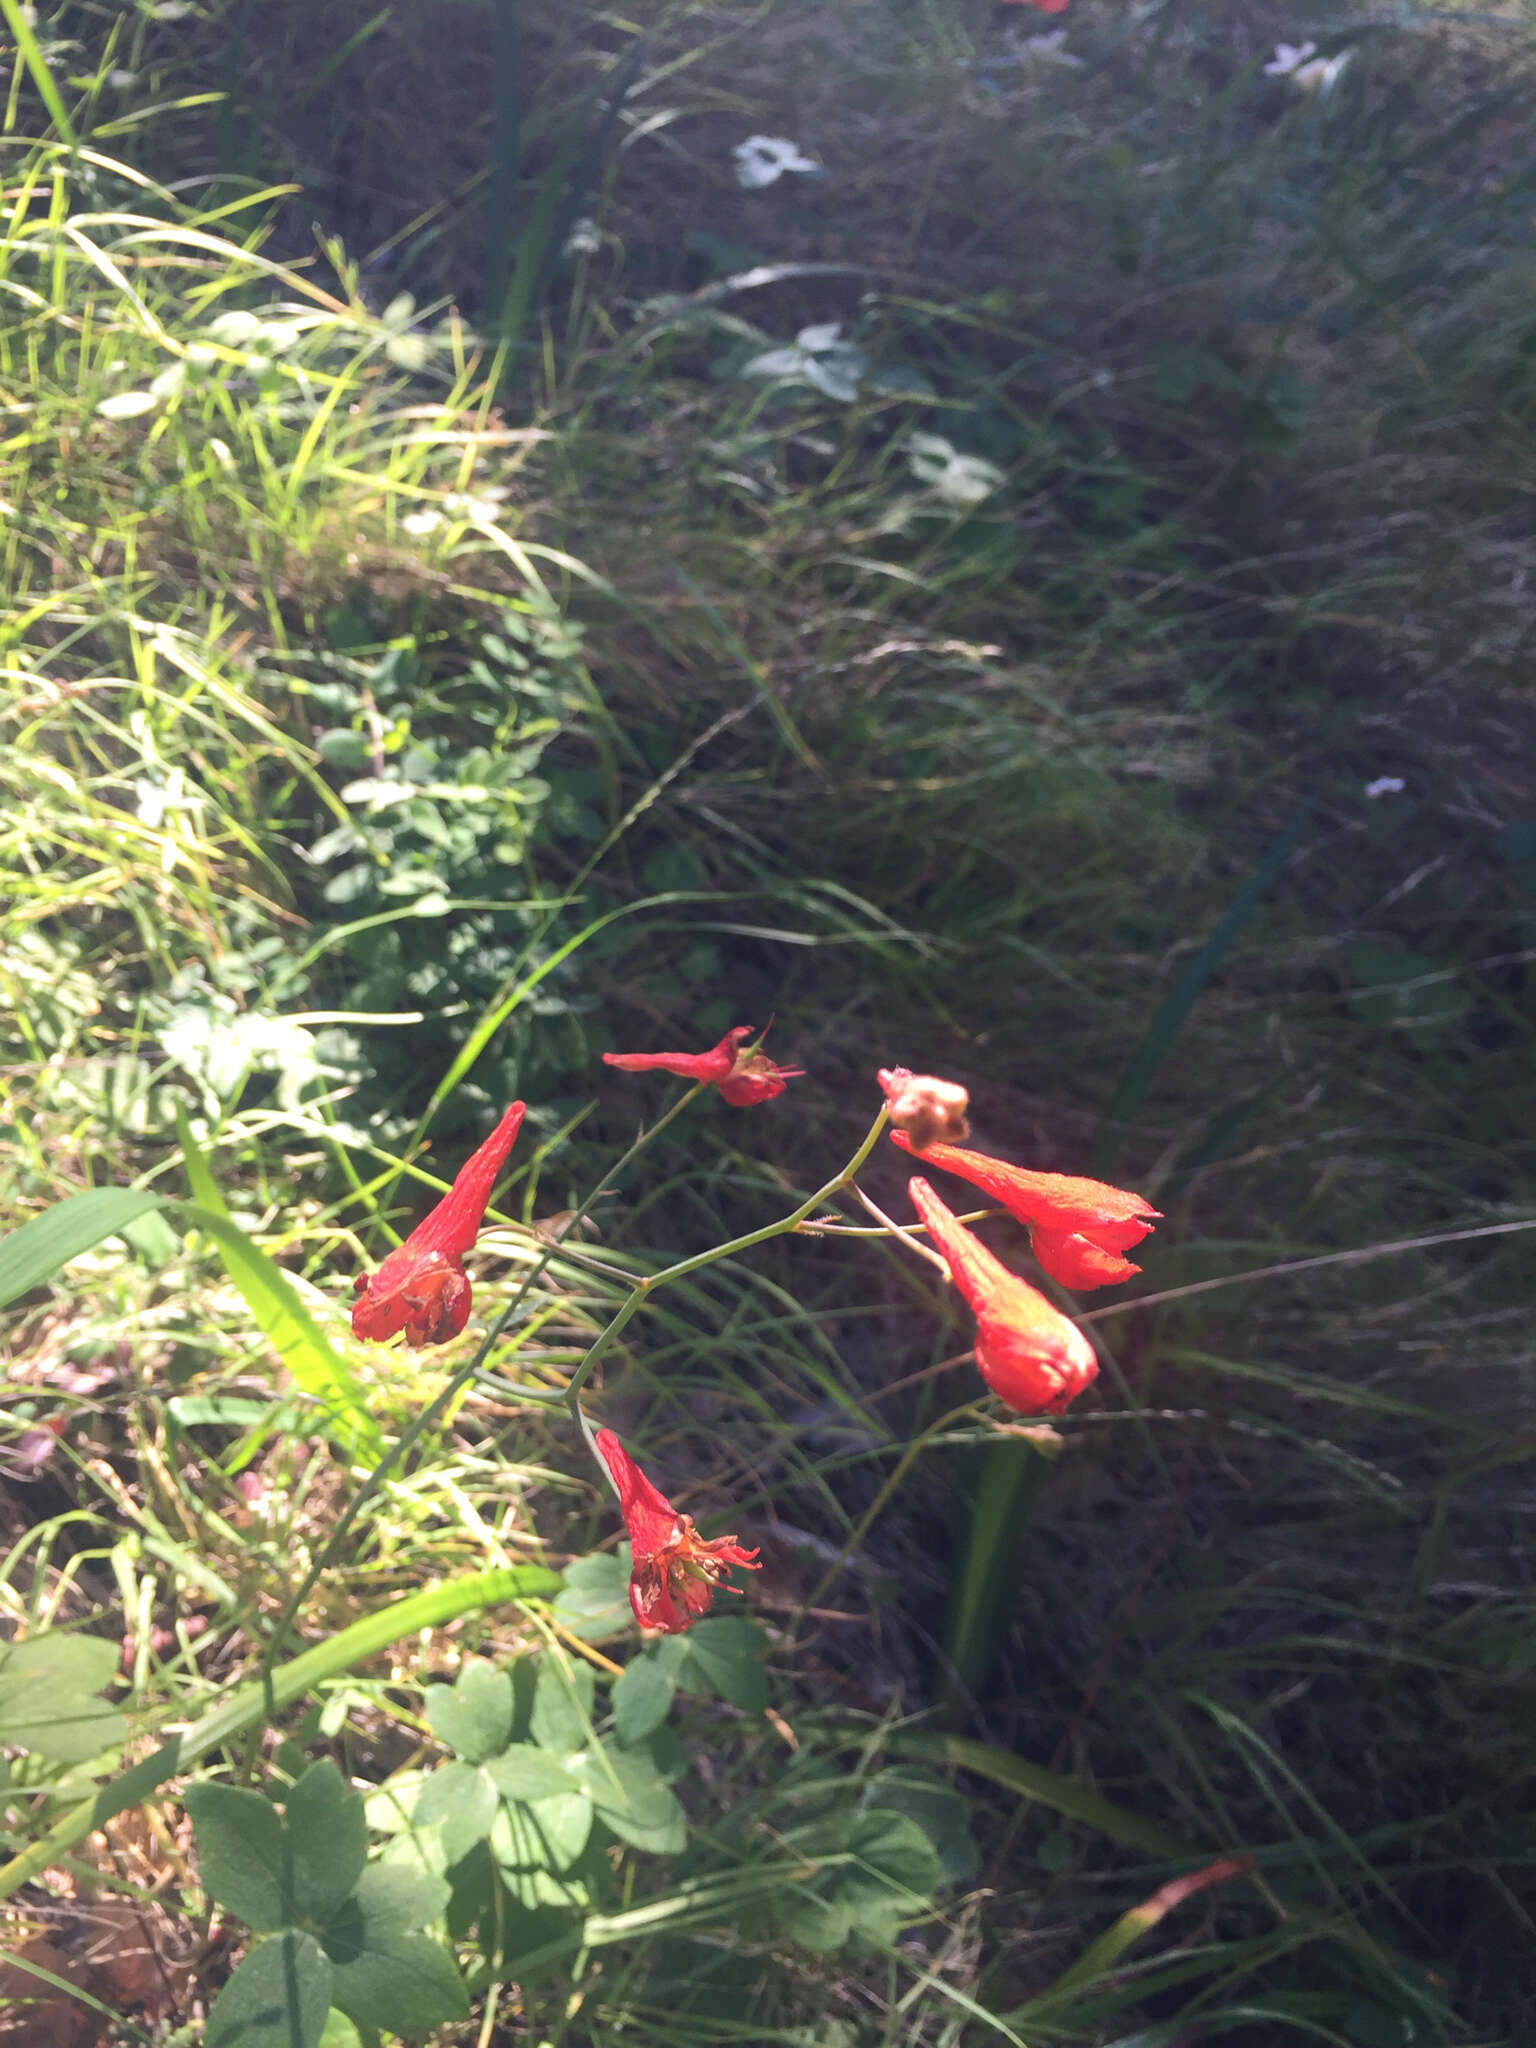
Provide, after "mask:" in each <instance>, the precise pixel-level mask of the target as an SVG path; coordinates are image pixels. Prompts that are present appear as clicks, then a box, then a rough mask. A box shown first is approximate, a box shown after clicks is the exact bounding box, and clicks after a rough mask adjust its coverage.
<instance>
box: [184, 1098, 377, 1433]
mask: <svg viewBox="0 0 1536 2048" xmlns="http://www.w3.org/2000/svg"><path fill="white" fill-rule="evenodd" d="M176 1122H177V1129H178V1132H179V1134H180V1137H181V1150H182V1157H183V1159H184V1160H185V1162H186V1168H187V1180H188V1183H189V1184H190V1186H191V1189H192V1192H193V1194H194V1195H195V1196H196V1197H197V1201H198V1205H199V1206H197V1207H196V1208H189V1209H188V1210H186V1211H185V1213H186V1214H187V1217H188V1220H189V1221H191V1222H195V1223H196V1224H197V1226H198V1228H199V1229H201V1230H205V1231H207V1233H208V1235H209V1236H210V1237H211V1238H212V1239H213V1241H214V1243H215V1244H216V1245H217V1246H218V1248H219V1256H220V1258H221V1259H222V1260H223V1261H224V1270H225V1271H226V1272H227V1273H228V1275H229V1277H230V1279H231V1280H233V1282H234V1283H235V1285H236V1287H238V1288H239V1290H240V1293H241V1295H242V1297H243V1298H244V1301H245V1304H246V1307H247V1308H249V1310H250V1311H251V1314H252V1315H253V1316H254V1317H255V1319H256V1325H257V1327H258V1329H259V1330H260V1331H261V1333H262V1335H263V1336H264V1337H265V1338H266V1339H267V1340H268V1342H269V1343H270V1344H271V1346H272V1348H273V1350H274V1351H276V1353H277V1355H278V1357H279V1358H280V1359H281V1360H282V1362H283V1364H284V1365H285V1366H286V1367H287V1369H288V1371H289V1372H290V1373H291V1374H292V1376H293V1378H294V1380H295V1381H296V1382H297V1384H298V1385H299V1386H301V1387H302V1388H303V1389H304V1391H305V1393H306V1394H310V1395H312V1396H313V1397H314V1398H315V1400H317V1401H319V1402H320V1403H322V1405H323V1406H324V1407H325V1408H327V1409H328V1410H329V1411H330V1413H331V1415H332V1416H333V1417H334V1418H335V1420H336V1421H337V1423H338V1425H339V1426H340V1428H341V1431H342V1434H343V1439H344V1441H345V1442H346V1444H347V1446H348V1448H349V1450H350V1452H351V1454H352V1455H353V1456H354V1457H357V1458H359V1459H364V1460H366V1461H367V1462H368V1463H369V1464H377V1463H378V1461H379V1459H380V1458H382V1457H383V1455H384V1439H383V1437H382V1435H381V1434H380V1432H379V1426H378V1424H377V1423H376V1422H375V1421H374V1419H373V1417H372V1416H371V1415H370V1414H369V1412H368V1403H367V1399H366V1397H365V1395H364V1393H363V1390H362V1388H361V1386H359V1384H358V1382H357V1380H356V1379H355V1378H354V1377H353V1375H352V1373H351V1372H350V1371H349V1369H348V1367H347V1365H346V1363H345V1361H344V1360H343V1359H342V1358H341V1357H339V1356H338V1354H337V1353H336V1352H335V1351H334V1350H333V1349H332V1347H331V1344H330V1342H329V1340H328V1339H327V1337H326V1335H325V1333H324V1331H323V1330H322V1329H321V1328H320V1326H319V1324H318V1323H317V1322H316V1321H315V1319H314V1317H313V1316H312V1315H311V1314H310V1313H309V1310H308V1309H307V1308H306V1307H305V1306H304V1304H303V1302H302V1301H301V1300H300V1299H299V1296H298V1293H297V1291H296V1289H295V1288H294V1285H293V1282H292V1281H291V1280H290V1279H289V1278H288V1276H287V1274H286V1273H285V1272H284V1271H283V1269H282V1267H281V1266H279V1265H277V1264H275V1262H274V1261H273V1260H271V1259H269V1258H268V1257H267V1255H266V1253H265V1252H264V1251H261V1250H259V1249H258V1247H257V1246H255V1245H254V1244H252V1243H251V1241H250V1239H249V1238H248V1237H247V1236H246V1235H245V1233H244V1231H242V1230H240V1229H238V1228H237V1227H236V1225H235V1224H234V1223H233V1222H231V1220H230V1216H229V1211H228V1210H227V1209H226V1208H225V1206H224V1198H223V1196H222V1195H221V1194H220V1193H219V1190H218V1188H217V1186H216V1185H215V1184H214V1179H213V1176H212V1174H211V1173H210V1172H209V1171H208V1162H207V1161H206V1160H205V1159H204V1157H203V1155H202V1153H201V1152H200V1151H199V1149H198V1146H197V1141H196V1140H195V1139H194V1137H193V1136H192V1132H191V1129H190V1128H189V1126H188V1124H187V1120H186V1117H185V1115H184V1114H183V1113H182V1112H181V1111H180V1110H179V1109H178V1111H177V1118H176Z"/></svg>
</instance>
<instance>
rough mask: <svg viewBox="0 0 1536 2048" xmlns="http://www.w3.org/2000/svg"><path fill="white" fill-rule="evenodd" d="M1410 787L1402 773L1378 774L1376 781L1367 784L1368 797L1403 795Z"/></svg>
mask: <svg viewBox="0 0 1536 2048" xmlns="http://www.w3.org/2000/svg"><path fill="white" fill-rule="evenodd" d="M1407 787H1408V785H1407V783H1406V782H1404V780H1403V778H1402V777H1401V775H1378V776H1377V778H1376V780H1375V781H1374V782H1368V783H1367V784H1366V785H1365V793H1366V795H1367V796H1368V797H1373V798H1374V797H1378V796H1401V795H1402V793H1403V791H1404V790H1405V789H1406V788H1407Z"/></svg>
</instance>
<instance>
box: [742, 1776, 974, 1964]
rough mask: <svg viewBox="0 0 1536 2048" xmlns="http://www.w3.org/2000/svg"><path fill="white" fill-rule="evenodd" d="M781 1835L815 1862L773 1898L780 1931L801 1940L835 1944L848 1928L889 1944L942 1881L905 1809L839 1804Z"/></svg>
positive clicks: (930, 1848)
mask: <svg viewBox="0 0 1536 2048" xmlns="http://www.w3.org/2000/svg"><path fill="white" fill-rule="evenodd" d="M785 1839H786V1841H787V1843H788V1844H789V1846H790V1847H792V1848H793V1849H795V1850H796V1851H797V1852H798V1853H799V1854H800V1855H802V1856H804V1857H807V1858H809V1859H811V1860H812V1861H814V1862H817V1863H819V1865H820V1867H819V1868H818V1869H817V1870H816V1872H815V1874H814V1875H813V1876H811V1877H808V1878H807V1879H806V1880H805V1882H804V1883H803V1884H798V1885H792V1886H789V1887H787V1888H786V1889H785V1890H784V1891H783V1892H781V1893H779V1894H778V1895H777V1898H776V1902H775V1903H776V1906H777V1910H778V1913H779V1917H780V1919H781V1920H782V1921H783V1924H784V1927H785V1931H786V1932H787V1933H788V1934H789V1935H791V1936H792V1938H793V1939H794V1940H796V1941H798V1942H800V1943H801V1944H802V1945H803V1946H804V1947H806V1948H811V1949H817V1950H820V1951H823V1952H824V1951H826V1950H829V1949H834V1948H840V1947H841V1946H842V1944H843V1943H844V1942H845V1941H846V1940H847V1939H848V1937H849V1935H850V1934H853V1933H858V1934H861V1935H863V1936H864V1937H865V1938H866V1939H867V1940H869V1941H871V1942H875V1943H877V1944H882V1945H885V1946H889V1944H890V1943H891V1942H893V1941H894V1940H895V1939H896V1936H897V1935H898V1934H899V1933H900V1931H901V1928H902V1926H903V1925H904V1923H905V1922H907V1921H908V1920H912V1919H915V1918H916V1917H917V1916H918V1915H919V1914H921V1913H924V1912H926V1911H927V1909H928V1906H929V1904H930V1902H931V1900H932V1898H933V1894H934V1893H935V1892H936V1891H937V1890H938V1888H939V1885H940V1884H941V1883H942V1882H943V1872H942V1871H941V1869H940V1867H939V1859H938V1857H937V1855H936V1854H935V1853H934V1849H933V1846H932V1844H931V1843H930V1842H929V1840H928V1837H927V1835H926V1834H924V1832H923V1830H922V1829H921V1828H920V1827H919V1826H918V1825H917V1823H916V1821H912V1820H908V1819H907V1817H906V1815H905V1814H900V1813H881V1812H871V1813H855V1814H849V1813H847V1812H846V1811H843V1812H838V1813H834V1814H829V1815H827V1816H825V1817H824V1818H823V1819H821V1820H817V1821H812V1822H810V1823H808V1824H807V1825H806V1826H804V1827H799V1828H791V1829H790V1830H789V1831H788V1833H787V1835H786V1837H785Z"/></svg>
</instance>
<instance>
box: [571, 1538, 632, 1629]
mask: <svg viewBox="0 0 1536 2048" xmlns="http://www.w3.org/2000/svg"><path fill="white" fill-rule="evenodd" d="M554 1615H555V1619H556V1620H557V1621H558V1622H559V1623H560V1625H561V1627H562V1628H566V1629H569V1630H570V1632H571V1634H572V1635H575V1636H580V1637H581V1639H582V1641H583V1642H588V1643H600V1642H603V1641H605V1640H606V1639H607V1638H608V1637H609V1636H618V1635H625V1634H627V1633H628V1631H629V1630H630V1629H632V1628H633V1627H634V1622H635V1617H634V1615H633V1614H632V1613H631V1611H630V1605H629V1552H628V1550H627V1549H621V1550H620V1552H619V1554H618V1555H617V1556H613V1555H610V1554H609V1553H607V1552H605V1551H598V1552H595V1553H594V1554H593V1555H592V1556H591V1557H578V1558H575V1559H573V1560H572V1562H571V1563H570V1564H568V1565H567V1566H566V1568H565V1574H564V1583H563V1585H562V1587H561V1590H560V1593H559V1595H558V1597H557V1598H556V1600H555V1603H554Z"/></svg>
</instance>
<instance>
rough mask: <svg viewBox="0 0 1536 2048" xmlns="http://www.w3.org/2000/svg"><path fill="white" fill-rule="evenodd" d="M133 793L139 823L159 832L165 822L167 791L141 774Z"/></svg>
mask: <svg viewBox="0 0 1536 2048" xmlns="http://www.w3.org/2000/svg"><path fill="white" fill-rule="evenodd" d="M133 794H134V797H135V798H136V800H137V809H138V817H139V823H140V824H141V825H147V826H148V827H149V829H150V831H151V832H158V831H159V829H160V827H161V826H162V825H163V824H164V823H165V812H166V802H165V791H164V790H163V789H161V788H160V787H159V786H158V784H156V783H153V782H149V781H146V780H145V779H144V778H143V777H142V776H141V777H140V778H139V780H138V781H137V782H135V783H134V785H133Z"/></svg>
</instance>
